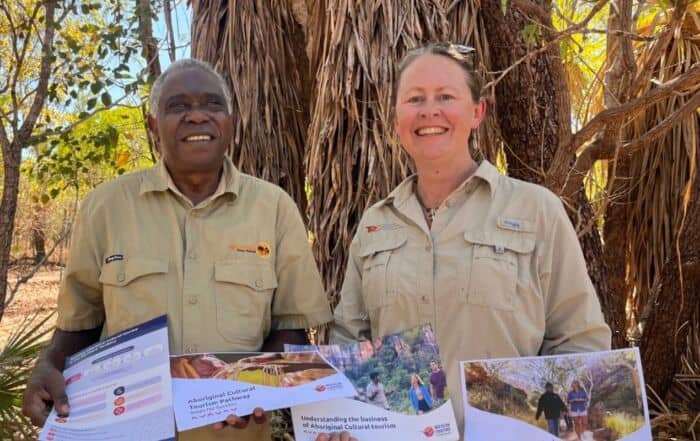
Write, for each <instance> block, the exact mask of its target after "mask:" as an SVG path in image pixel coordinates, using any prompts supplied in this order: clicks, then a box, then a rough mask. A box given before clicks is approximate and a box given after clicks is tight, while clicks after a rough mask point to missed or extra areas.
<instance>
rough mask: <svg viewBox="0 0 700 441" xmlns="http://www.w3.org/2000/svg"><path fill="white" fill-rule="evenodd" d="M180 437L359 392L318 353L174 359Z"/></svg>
mask: <svg viewBox="0 0 700 441" xmlns="http://www.w3.org/2000/svg"><path fill="white" fill-rule="evenodd" d="M170 372H171V375H172V378H173V405H174V408H175V422H176V423H177V428H178V430H180V431H183V430H189V429H193V428H196V427H201V426H205V425H208V424H212V423H216V422H219V421H223V420H224V419H225V418H226V417H227V416H228V415H237V416H245V415H249V414H251V413H252V412H253V410H254V409H255V408H256V407H262V408H263V409H265V410H275V409H280V408H284V407H290V406H292V405H295V404H304V403H309V402H315V401H323V400H328V399H332V398H338V397H347V396H352V395H353V394H354V393H355V390H354V388H353V386H352V384H351V383H350V382H349V381H348V379H347V378H345V376H344V375H343V374H341V373H339V372H338V371H337V370H336V369H335V368H334V367H333V366H332V365H331V364H329V362H328V361H327V360H325V359H324V358H323V357H322V356H321V355H320V354H319V353H318V352H300V353H259V352H258V353H217V354H189V355H179V356H173V357H171V358H170Z"/></svg>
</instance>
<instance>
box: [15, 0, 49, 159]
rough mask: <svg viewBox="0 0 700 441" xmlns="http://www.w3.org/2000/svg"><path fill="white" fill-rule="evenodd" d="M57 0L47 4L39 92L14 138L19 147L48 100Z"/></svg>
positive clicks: (23, 143) (26, 138)
mask: <svg viewBox="0 0 700 441" xmlns="http://www.w3.org/2000/svg"><path fill="white" fill-rule="evenodd" d="M56 1H57V0H47V1H46V2H45V5H46V18H45V26H46V29H45V33H44V40H43V42H42V48H41V67H40V70H39V81H38V86H37V92H36V95H35V96H34V102H33V103H32V106H31V108H30V109H29V113H27V115H26V117H25V118H24V123H22V127H21V128H20V129H19V131H18V132H17V135H16V136H15V138H14V139H13V140H12V142H13V144H15V145H17V146H19V148H22V147H24V145H25V144H26V141H27V140H28V139H29V137H30V136H31V134H32V130H33V129H34V125H35V124H36V120H37V118H38V117H39V113H40V112H41V109H42V108H43V107H44V101H46V94H47V92H48V86H49V76H50V74H51V56H52V55H53V42H54V41H53V40H54V33H55V24H54V15H55V12H56Z"/></svg>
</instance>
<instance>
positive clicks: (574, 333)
mask: <svg viewBox="0 0 700 441" xmlns="http://www.w3.org/2000/svg"><path fill="white" fill-rule="evenodd" d="M551 196H552V198H554V199H555V201H552V205H554V207H553V208H552V209H551V210H550V211H552V212H553V213H552V217H553V219H552V222H549V224H550V225H551V229H550V231H549V234H548V235H547V236H546V238H545V242H544V249H545V250H544V253H543V262H542V266H541V268H540V271H539V277H540V282H541V286H542V290H543V297H544V302H545V308H546V318H545V320H546V330H545V335H544V341H543V342H542V348H541V351H540V352H541V354H562V353H575V352H590V351H601V350H607V349H610V339H611V333H610V328H609V327H608V325H607V324H606V323H605V320H604V319H603V314H602V312H601V309H600V303H599V301H598V297H597V295H596V292H595V288H594V287H593V283H592V282H591V279H590V277H589V276H588V271H587V269H586V261H585V259H584V257H583V252H582V251H581V245H580V244H579V241H578V237H577V236H576V232H575V231H574V228H573V226H572V225H571V222H570V221H569V218H568V216H567V214H566V211H565V209H564V206H563V205H562V203H561V201H560V200H559V199H558V198H556V196H554V195H551Z"/></svg>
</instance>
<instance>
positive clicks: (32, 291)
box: [0, 268, 61, 348]
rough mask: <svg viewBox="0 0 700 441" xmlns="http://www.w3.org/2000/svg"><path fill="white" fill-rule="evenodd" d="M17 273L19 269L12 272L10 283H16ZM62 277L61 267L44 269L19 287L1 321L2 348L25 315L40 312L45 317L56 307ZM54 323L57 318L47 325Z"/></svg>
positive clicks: (0, 342) (41, 316) (40, 316)
mask: <svg viewBox="0 0 700 441" xmlns="http://www.w3.org/2000/svg"><path fill="white" fill-rule="evenodd" d="M17 274H18V273H17V269H14V270H12V271H11V272H10V277H9V279H10V285H13V284H14V282H15V280H16V279H17ZM60 277H61V271H60V269H57V268H46V269H42V270H41V271H39V272H38V273H37V274H36V275H35V276H34V277H33V278H32V279H31V280H30V281H29V282H28V283H26V284H24V285H22V286H21V287H20V288H19V291H18V292H17V296H16V297H15V300H14V301H13V302H12V304H10V306H9V308H7V310H6V311H5V314H4V316H3V318H2V322H0V348H3V347H4V346H5V343H6V342H7V339H8V337H9V335H10V334H11V333H12V331H14V330H15V329H17V326H18V325H19V324H20V323H21V322H22V320H24V318H25V317H27V316H29V315H31V314H33V313H35V312H38V313H39V314H40V315H39V318H43V317H45V316H47V315H49V314H50V313H51V312H52V311H54V310H55V309H56V297H57V296H58V286H59V283H60ZM54 324H55V319H53V320H50V322H49V323H47V324H46V327H53V326H54Z"/></svg>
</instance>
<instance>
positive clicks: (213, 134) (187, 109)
mask: <svg viewBox="0 0 700 441" xmlns="http://www.w3.org/2000/svg"><path fill="white" fill-rule="evenodd" d="M148 125H149V127H150V128H151V131H152V132H153V133H154V135H155V136H156V139H158V141H159V146H160V150H161V154H162V155H163V160H164V161H165V164H166V165H167V166H168V170H169V171H170V173H171V174H172V175H173V177H179V176H181V175H183V174H187V173H197V172H218V171H219V170H220V169H221V165H222V164H223V158H224V154H225V153H226V149H227V148H228V146H229V144H230V143H231V130H232V126H233V118H232V116H231V115H230V114H229V112H228V109H227V108H226V99H225V97H224V93H223V90H222V89H221V86H220V85H219V83H218V81H217V79H216V77H214V75H212V74H210V73H209V72H206V71H204V70H202V69H199V68H196V67H193V68H189V67H188V68H183V69H180V70H177V71H175V72H172V73H171V74H170V75H168V77H167V78H166V79H165V82H164V83H163V86H162V89H161V95H160V98H159V101H158V112H157V114H156V115H150V116H149V118H148Z"/></svg>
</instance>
